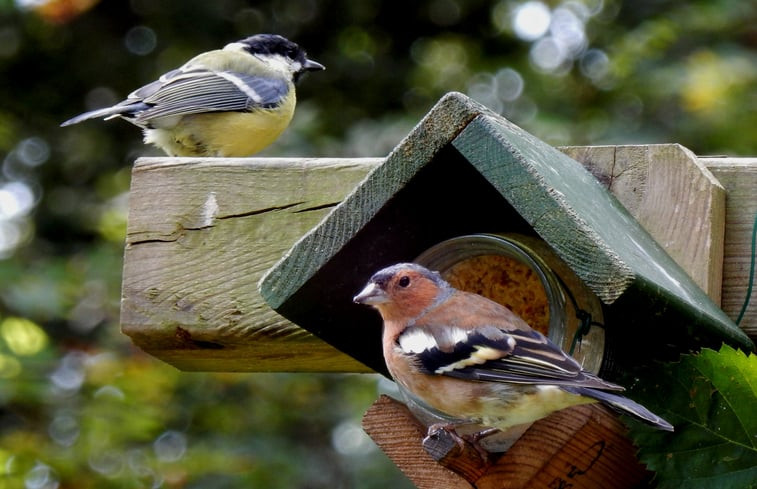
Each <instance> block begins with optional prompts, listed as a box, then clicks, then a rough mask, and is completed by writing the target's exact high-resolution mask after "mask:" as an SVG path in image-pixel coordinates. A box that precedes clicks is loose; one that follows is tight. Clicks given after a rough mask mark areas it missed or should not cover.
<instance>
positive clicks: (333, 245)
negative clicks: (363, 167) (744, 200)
mask: <svg viewBox="0 0 757 489" xmlns="http://www.w3.org/2000/svg"><path fill="white" fill-rule="evenodd" d="M511 231H516V232H524V233H532V234H538V235H539V236H541V238H543V239H544V240H545V241H546V242H547V243H549V244H550V245H551V246H552V247H553V248H554V250H555V251H556V252H557V253H558V254H559V255H560V256H561V257H562V259H563V260H564V261H565V262H566V263H567V264H568V265H569V266H570V267H571V268H572V269H573V270H574V272H575V273H576V274H577V275H578V276H579V277H580V278H581V279H583V280H584V281H585V282H586V284H587V285H588V286H589V287H590V288H591V289H592V290H593V291H594V292H595V293H596V294H597V296H598V297H599V298H600V299H601V300H602V301H603V303H604V304H606V309H607V314H606V318H605V323H606V325H607V331H606V333H607V336H608V338H609V339H610V340H611V343H612V341H615V343H616V344H617V345H618V347H619V348H620V349H621V351H620V352H619V353H618V355H617V359H619V360H618V361H619V362H620V363H628V362H630V361H633V359H634V358H635V357H636V356H638V355H642V356H645V355H649V356H653V357H656V358H663V357H667V358H672V357H673V356H674V355H675V354H677V352H678V351H682V350H686V349H690V348H696V347H697V346H700V345H708V346H717V345H718V344H719V343H720V342H721V341H726V342H729V343H732V344H734V345H736V346H740V347H742V348H747V349H751V348H753V345H752V342H751V340H750V339H749V338H748V337H747V336H746V335H745V334H744V333H743V332H742V331H741V330H740V329H739V328H738V327H737V326H736V325H735V324H734V323H733V322H732V321H731V320H730V319H729V318H728V317H727V316H726V315H725V314H724V313H723V312H722V311H721V310H720V308H718V307H717V306H716V305H715V304H714V303H713V302H712V301H711V300H710V299H709V298H708V297H707V295H706V294H705V293H704V292H703V291H702V290H701V289H700V288H699V287H698V286H697V285H696V284H695V283H694V282H693V281H692V280H691V279H690V278H689V276H688V275H687V274H686V273H685V272H684V271H683V270H682V269H681V268H680V267H679V266H678V265H677V264H676V263H675V262H674V261H673V260H672V259H671V258H670V257H669V256H668V254H667V253H666V252H665V251H664V250H663V249H662V248H661V247H660V246H659V245H658V244H657V243H656V242H655V241H654V239H652V238H651V237H650V236H649V234H648V233H647V232H646V231H645V230H644V229H643V228H642V227H641V226H640V225H639V224H638V222H637V221H636V220H635V219H634V218H633V217H631V215H630V214H629V213H628V212H627V211H626V209H625V208H624V207H623V206H622V205H621V204H620V203H619V202H618V201H617V200H616V199H615V197H614V196H613V195H612V194H611V193H610V192H609V191H607V190H606V189H605V188H604V187H603V186H602V185H601V184H600V183H599V182H598V181H597V180H596V179H595V178H594V177H593V176H592V175H591V174H590V173H589V172H588V171H586V170H585V169H584V167H583V166H582V165H581V164H579V163H578V162H576V161H574V160H572V159H571V158H569V157H568V156H566V155H564V154H563V153H561V152H560V151H558V150H557V149H555V148H553V147H551V146H549V145H548V144H546V143H544V142H543V141H541V140H539V139H537V138H536V137H534V136H533V135H531V134H529V133H527V132H526V131H524V130H523V129H521V128H519V127H518V126H516V125H514V124H512V123H510V122H509V121H507V120H506V119H504V118H502V117H500V116H498V115H497V114H494V113H492V112H490V111H489V110H487V109H486V108H485V107H483V106H481V105H479V104H477V103H476V102H474V101H472V100H470V99H469V98H467V97H465V96H464V95H462V94H458V93H451V94H448V95H447V96H445V97H444V98H443V99H442V100H441V101H439V103H438V104H437V105H436V106H435V107H434V108H433V109H432V110H431V111H430V112H429V113H428V114H427V115H426V117H425V118H424V119H423V120H422V121H421V122H420V123H419V124H418V125H417V126H416V127H415V128H414V129H413V131H412V132H411V133H410V134H409V135H408V136H407V137H406V138H405V139H404V140H403V141H402V142H401V143H400V144H399V145H398V146H397V147H396V148H395V149H394V150H393V151H392V152H391V153H390V154H389V156H388V157H387V158H386V161H385V162H384V163H383V164H382V165H380V166H378V167H377V168H376V169H375V170H374V171H372V172H371V173H370V174H369V175H368V176H367V177H366V179H365V180H364V181H363V182H362V183H361V184H360V185H359V186H358V187H357V188H356V189H355V190H354V191H353V192H352V193H351V194H350V195H349V196H348V197H347V198H346V199H345V200H344V201H343V202H342V203H341V204H340V205H339V206H337V207H335V208H334V210H333V211H332V212H331V213H330V214H329V215H328V216H327V217H326V218H325V219H324V220H323V221H322V222H321V223H320V224H319V225H318V226H317V227H315V228H314V229H312V230H311V231H310V232H309V233H308V234H306V235H305V236H304V237H303V238H302V239H300V240H299V241H298V242H297V243H296V244H295V245H294V246H293V247H292V249H291V250H290V251H289V252H288V253H287V254H286V255H285V256H284V257H283V258H282V259H281V261H279V262H278V263H277V264H276V265H275V266H274V267H273V268H272V269H271V270H270V271H269V272H268V273H267V274H266V275H265V276H264V277H263V279H262V280H261V282H260V292H261V294H262V296H263V298H264V299H265V300H266V301H267V302H268V304H269V305H270V306H271V307H272V308H274V309H275V310H277V311H278V312H279V313H281V314H282V315H284V316H285V317H287V318H288V319H290V320H292V321H293V322H295V323H297V324H299V325H300V326H302V327H304V328H305V329H308V330H310V331H312V332H313V333H315V334H316V335H318V336H320V337H321V338H323V339H325V340H326V341H328V342H329V343H331V344H333V345H334V346H336V347H337V348H340V349H342V350H343V351H345V352H346V353H349V354H351V355H353V356H354V357H355V358H357V359H358V360H361V361H363V362H364V363H366V364H367V365H369V366H371V367H373V368H375V369H376V370H383V360H382V359H381V351H380V344H379V343H377V338H378V334H379V330H380V322H379V321H378V316H377V314H375V312H373V311H369V310H367V308H364V307H360V306H356V305H354V304H352V303H351V297H352V296H353V295H354V294H355V293H356V292H357V291H358V290H359V289H360V287H361V286H362V285H363V284H364V283H365V282H366V280H367V279H368V277H370V275H371V274H372V273H373V272H375V271H376V270H378V269H379V268H382V267H383V266H386V265H389V264H391V263H395V262H399V261H410V260H412V259H413V258H414V257H415V256H417V255H418V254H420V253H421V252H422V251H424V250H425V249H427V248H428V247H430V246H432V245H433V244H436V243H437V242H439V241H442V240H444V239H447V238H450V237H454V236H458V235H461V234H468V233H472V232H511ZM616 349H617V348H616ZM638 349H642V350H643V351H642V352H639V351H638ZM633 350H636V351H635V352H634V351H633Z"/></svg>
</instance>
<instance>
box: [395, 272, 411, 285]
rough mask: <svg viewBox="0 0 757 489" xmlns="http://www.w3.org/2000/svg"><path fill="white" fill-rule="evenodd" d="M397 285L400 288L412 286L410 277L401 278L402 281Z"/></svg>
mask: <svg viewBox="0 0 757 489" xmlns="http://www.w3.org/2000/svg"><path fill="white" fill-rule="evenodd" d="M397 283H399V284H400V287H407V286H408V285H410V277H408V276H407V275H405V276H404V277H400V281H399V282H397Z"/></svg>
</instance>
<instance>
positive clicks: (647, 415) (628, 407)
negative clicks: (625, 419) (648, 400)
mask: <svg viewBox="0 0 757 489" xmlns="http://www.w3.org/2000/svg"><path fill="white" fill-rule="evenodd" d="M563 389H564V390H566V391H568V392H571V393H573V394H578V395H580V396H586V397H591V398H592V399H596V400H597V401H599V402H601V403H602V404H604V405H606V406H607V407H609V408H611V409H612V410H614V411H615V412H617V413H620V414H627V415H630V416H632V417H634V418H636V419H638V420H640V421H643V422H645V423H647V424H649V425H652V426H654V427H655V428H658V429H661V430H665V431H673V425H671V424H670V423H668V422H667V421H665V420H664V419H662V418H661V417H660V416H658V415H656V414H655V413H653V412H652V411H650V410H649V409H647V408H645V407H644V406H642V405H641V404H639V403H638V402H635V401H632V400H631V399H628V398H627V397H623V396H619V395H617V394H611V393H609V392H604V391H600V390H597V389H591V388H588V387H563Z"/></svg>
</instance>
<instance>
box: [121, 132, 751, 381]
mask: <svg viewBox="0 0 757 489" xmlns="http://www.w3.org/2000/svg"><path fill="white" fill-rule="evenodd" d="M641 148H643V147H639V148H633V147H631V149H628V150H627V151H630V152H631V153H632V154H640V155H641V156H637V158H639V159H640V160H647V159H649V158H651V156H649V153H647V152H643V151H642V149H641ZM563 150H567V151H574V150H573V149H571V148H563ZM575 151H576V152H579V153H583V154H585V155H588V160H589V161H591V162H592V164H593V165H596V168H603V167H606V168H609V167H611V166H612V165H611V163H610V162H612V161H614V158H615V156H611V153H617V151H616V150H615V149H614V147H607V148H597V149H596V150H593V149H592V150H591V151H589V150H588V149H587V148H585V147H584V148H577V149H576V150H575ZM629 158H630V156H629V157H628V158H626V161H627V160H628V159H629ZM381 161H382V160H381V159H365V160H334V159H331V160H329V159H326V160H322V159H318V160H302V159H294V160H286V159H283V160H276V159H245V160H192V159H175V158H145V159H141V160H139V161H138V162H137V164H136V165H135V167H134V170H133V181H132V193H131V196H130V214H129V228H128V236H127V246H126V250H125V257H124V279H123V280H124V283H123V286H124V287H123V304H122V323H123V329H124V332H125V333H127V334H128V335H130V336H132V338H133V339H134V342H135V343H136V344H137V345H138V346H140V347H141V348H143V349H145V350H146V351H148V352H150V353H152V354H154V355H155V356H157V357H158V358H161V359H163V360H165V361H167V362H169V363H171V364H173V365H175V366H177V367H179V368H182V369H186V370H208V371H211V370H213V371H261V370H262V371H270V370H285V371H292V370H301V371H319V370H324V371H366V370H367V368H366V367H365V366H364V365H363V364H361V363H360V362H357V361H354V360H352V359H351V358H350V357H348V356H347V355H345V354H343V353H341V352H339V351H338V350H336V349H335V348H333V347H332V346H330V345H328V344H327V343H325V342H323V341H322V340H320V339H318V338H316V337H315V336H313V335H312V334H310V333H309V332H307V331H305V330H303V329H301V328H299V327H297V326H295V325H293V324H292V323H290V322H289V321H287V320H286V319H284V318H282V317H281V316H279V315H278V314H276V313H275V312H274V311H272V310H271V309H270V307H268V305H267V304H265V303H264V302H263V299H262V298H261V297H260V295H259V293H258V291H257V288H256V283H257V281H258V279H259V278H260V276H261V274H262V273H264V271H265V270H267V269H268V268H269V267H270V266H271V265H273V263H274V262H275V261H276V260H278V259H279V258H280V257H281V255H282V254H284V253H285V252H286V250H287V249H288V248H289V247H290V246H291V245H292V244H293V243H294V242H295V241H296V240H298V239H299V238H300V237H301V236H302V235H303V234H304V233H305V232H307V231H309V230H310V228H311V227H312V226H314V225H315V224H317V223H318V221H319V220H320V219H321V218H322V217H323V216H325V215H326V214H327V213H328V211H329V210H330V207H329V205H331V204H333V203H334V202H338V201H340V200H342V199H343V198H344V196H345V195H347V193H348V192H350V191H351V190H352V189H353V188H354V186H355V185H357V183H358V182H359V181H360V180H361V179H362V178H364V177H365V176H366V175H367V174H368V172H369V171H371V170H372V169H373V168H375V167H376V166H377V165H378V164H379V163H380V162H381ZM703 161H704V163H705V164H706V165H707V166H708V167H709V168H710V169H711V170H712V171H713V172H714V173H716V176H717V177H718V179H720V180H721V181H722V182H723V183H724V185H725V186H726V188H727V190H728V200H727V205H728V214H727V217H728V221H727V226H726V230H727V232H726V243H727V245H726V250H727V252H726V256H725V280H724V283H723V308H724V309H725V310H726V312H727V313H728V314H729V316H730V317H731V318H733V319H735V317H736V314H738V311H739V309H740V307H741V305H742V303H743V300H744V294H745V292H746V278H747V274H748V264H749V253H750V251H749V240H750V233H751V226H752V223H753V217H750V213H751V215H752V216H753V215H754V212H755V206H757V203H756V202H755V195H757V159H755V158H751V159H750V158H726V159H712V158H707V159H703ZM624 164H626V163H624ZM596 168H595V169H594V170H593V171H594V173H595V175H596V176H598V178H599V180H600V181H603V182H606V181H609V177H608V178H605V177H603V175H602V174H601V173H599V171H598V170H596ZM616 173H617V169H616ZM621 173H623V172H621ZM608 175H612V173H611V172H609V173H608ZM656 178H659V177H656ZM648 180H649V177H647V181H648ZM610 188H611V190H612V191H613V193H615V194H616V196H617V197H618V198H619V199H620V200H621V202H623V203H624V204H626V205H627V206H629V207H631V210H632V212H636V211H638V209H639V208H643V207H644V206H645V204H643V202H644V201H645V200H647V199H646V198H645V197H643V196H642V197H640V196H638V195H636V194H632V195H628V194H627V193H626V192H624V191H623V189H624V188H628V185H626V186H611V187H610ZM213 192H214V194H213ZM319 193H322V195H320V196H319V195H318V194H319ZM637 193H638V190H637ZM211 194H213V195H215V197H214V198H215V206H218V210H217V211H215V212H216V215H215V216H213V212H210V211H212V210H213V208H214V205H213V198H211V197H210V195H211ZM629 199H630V200H629ZM633 199H636V200H637V201H641V202H642V204H641V205H637V206H635V207H634V206H633V205H632V203H633V201H634V200H633ZM291 204H295V205H292V206H291V207H290V205H291ZM323 206H325V207H323ZM319 207H321V208H319ZM304 209H311V210H309V211H304V212H303V210H304ZM684 210H685V207H683V208H682V207H681V206H679V208H678V212H683V211H684ZM652 211H653V208H651V207H650V211H649V213H648V217H649V219H654V214H653V212H652ZM636 217H640V216H638V215H637V216H636ZM642 217H643V216H642ZM674 219H675V220H676V222H680V218H678V217H676V218H674ZM675 227H678V226H675ZM658 239H659V238H658ZM686 268H687V270H688V271H689V272H690V274H692V275H696V273H692V271H693V272H696V268H697V264H695V263H694V264H692V265H691V266H690V267H689V266H687V267H686ZM365 312H366V314H372V313H371V311H367V310H366V311H365ZM742 326H743V327H744V329H745V330H746V331H747V332H748V333H749V334H750V335H752V337H753V338H755V337H757V298H753V302H752V307H751V308H750V309H749V310H748V311H747V314H746V316H745V318H744V320H743V321H742ZM379 361H380V360H379Z"/></svg>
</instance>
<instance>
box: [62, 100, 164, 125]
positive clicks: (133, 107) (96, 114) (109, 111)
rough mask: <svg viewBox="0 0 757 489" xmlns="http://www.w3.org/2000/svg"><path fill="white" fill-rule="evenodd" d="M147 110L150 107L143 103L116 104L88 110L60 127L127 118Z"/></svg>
mask: <svg viewBox="0 0 757 489" xmlns="http://www.w3.org/2000/svg"><path fill="white" fill-rule="evenodd" d="M149 108H150V106H149V105H148V104H146V103H144V102H134V103H130V104H117V105H114V106H112V107H105V108H102V109H96V110H90V111H89V112H85V113H83V114H79V115H77V116H76V117H72V118H71V119H69V120H67V121H66V122H64V123H62V124H61V125H60V126H61V127H65V126H70V125H73V124H78V123H80V122H82V121H86V120H89V119H99V118H100V117H103V118H105V119H110V118H113V117H117V116H121V115H123V116H129V115H132V114H135V113H138V112H140V111H143V110H146V109H149Z"/></svg>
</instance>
